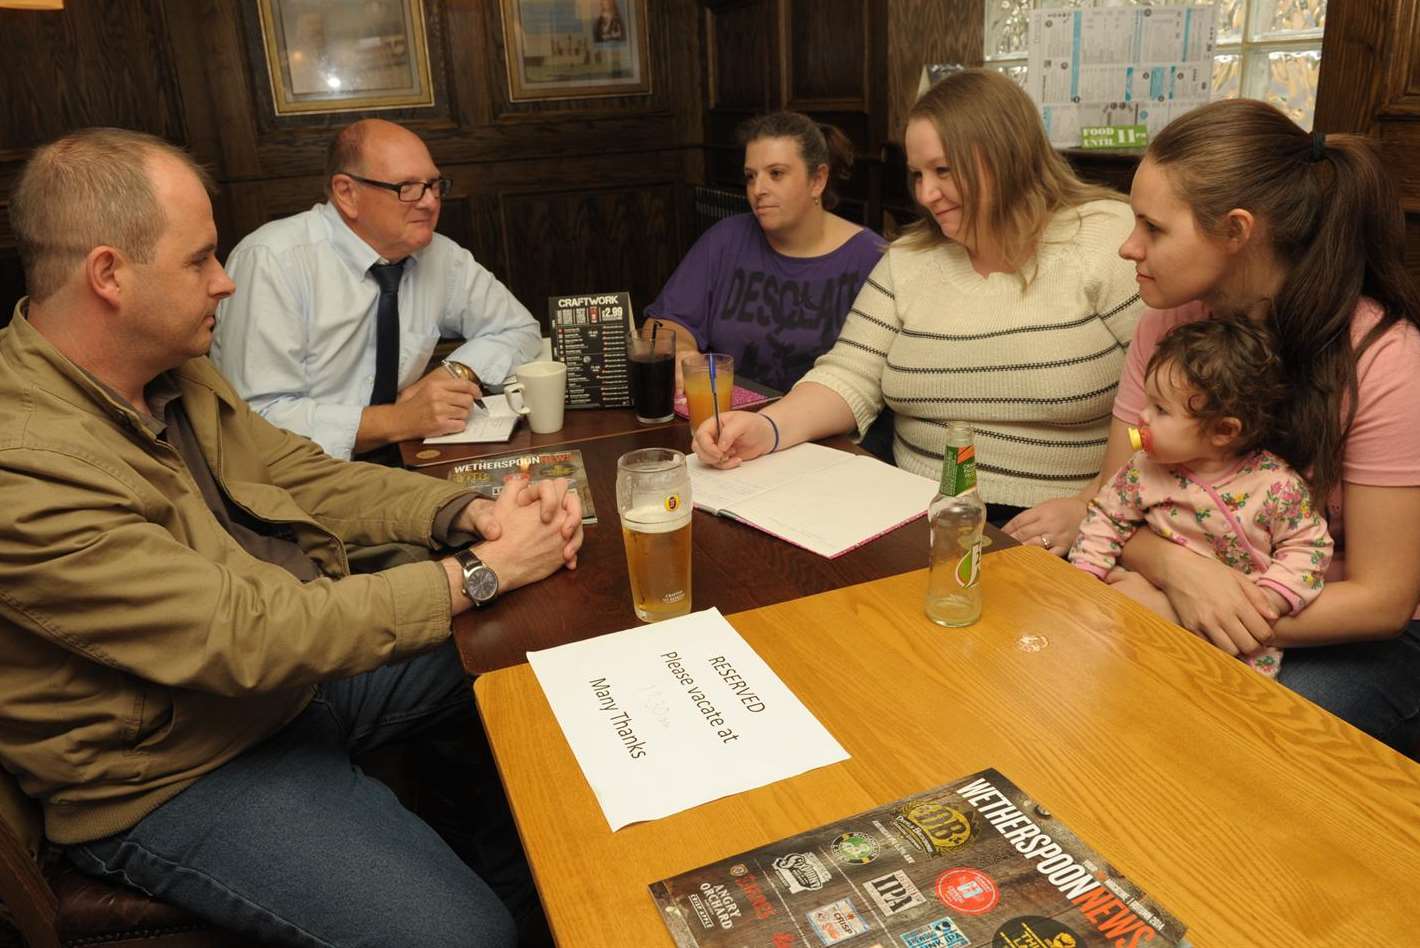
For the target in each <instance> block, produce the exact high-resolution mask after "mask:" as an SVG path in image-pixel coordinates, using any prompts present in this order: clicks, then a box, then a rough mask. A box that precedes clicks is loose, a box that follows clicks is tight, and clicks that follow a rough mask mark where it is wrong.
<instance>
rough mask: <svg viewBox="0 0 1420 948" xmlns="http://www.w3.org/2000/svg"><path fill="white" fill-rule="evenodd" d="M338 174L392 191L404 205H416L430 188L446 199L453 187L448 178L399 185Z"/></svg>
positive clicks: (346, 173)
mask: <svg viewBox="0 0 1420 948" xmlns="http://www.w3.org/2000/svg"><path fill="white" fill-rule="evenodd" d="M340 174H343V175H345V177H347V178H354V179H355V180H356V181H359V182H360V183H361V184H368V185H369V186H370V187H372V188H384V189H385V190H386V191H393V192H394V193H395V194H396V195H398V196H399V199H400V200H401V201H403V202H404V203H405V204H418V203H419V202H420V201H422V200H423V199H424V192H425V191H428V190H429V189H430V188H432V189H433V190H434V195H435V196H436V197H438V198H439V199H440V200H443V199H444V198H446V197H448V195H449V189H450V188H452V187H453V186H454V183H453V181H451V180H449V179H448V178H430V179H429V180H428V181H404V182H401V183H400V184H393V183H391V182H389V181H374V180H371V179H370V178H362V177H360V176H359V175H358V174H351V173H350V172H348V171H342V172H340Z"/></svg>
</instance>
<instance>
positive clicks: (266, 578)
mask: <svg viewBox="0 0 1420 948" xmlns="http://www.w3.org/2000/svg"><path fill="white" fill-rule="evenodd" d="M10 216H11V220H12V222H13V226H14V229H15V232H16V234H17V237H18V240H19V246H20V254H21V259H22V262H23V264H24V267H25V278H26V282H27V284H28V287H29V290H30V296H29V297H28V299H27V300H22V301H21V302H20V304H19V305H18V306H17V307H16V311H15V315H14V318H13V320H12V322H11V324H10V326H9V327H8V328H6V329H4V330H3V331H0V497H3V498H4V513H3V516H0V654H2V655H4V656H5V658H4V661H3V662H0V763H3V765H4V766H5V767H6V769H8V770H9V771H11V772H12V773H14V774H15V775H16V776H17V777H18V778H19V780H20V782H21V784H22V786H23V787H24V788H25V790H26V792H28V793H29V794H30V795H32V796H34V797H35V798H37V799H39V800H40V801H41V802H42V803H43V806H44V811H45V821H46V833H47V835H48V836H49V838H50V839H51V840H52V841H54V842H56V843H59V844H63V845H65V846H67V847H68V848H67V850H66V852H67V853H68V855H69V858H70V859H71V860H72V861H73V862H74V863H75V864H77V865H78V866H79V867H80V868H81V869H83V870H84V871H86V872H89V873H92V874H99V875H106V876H108V877H110V878H113V879H115V880H119V881H122V882H126V883H128V884H131V885H135V886H137V887H139V888H142V889H144V890H146V891H148V892H150V893H154V894H157V895H158V896H160V897H162V898H163V899H165V900H167V901H170V902H173V903H176V904H179V905H182V906H185V907H187V908H189V909H191V910H193V911H195V912H197V913H198V914H201V915H203V916H206V917H208V918H211V919H213V920H215V921H217V922H218V923H220V924H221V925H223V926H226V927H230V928H233V929H238V930H242V931H246V932H249V933H251V934H253V935H254V936H257V937H260V938H263V939H265V940H269V941H273V942H279V943H291V944H311V945H317V944H319V945H355V944H360V945H415V944H417V945H484V944H488V945H505V944H511V943H512V941H513V939H514V934H513V926H512V922H511V918H510V916H509V914H508V912H507V911H506V910H505V909H504V908H503V906H502V905H501V904H500V903H499V902H498V900H497V898H496V897H495V896H493V894H492V893H491V892H490V890H489V889H488V887H487V886H486V885H485V884H484V883H483V881H482V880H480V879H479V878H478V876H477V875H475V874H474V873H473V872H472V871H471V870H469V869H468V868H467V867H466V866H465V865H464V864H463V863H462V862H461V861H460V860H459V859H458V858H457V857H456V856H455V855H454V854H453V853H452V852H451V851H450V850H449V848H448V847H447V846H446V845H445V844H444V843H443V841H442V840H440V839H439V837H438V836H437V835H436V834H435V833H434V832H433V831H432V830H431V829H430V828H429V827H428V826H427V825H426V824H424V823H423V822H422V821H420V820H419V819H418V818H417V817H415V816H414V815H413V814H411V813H409V812H408V811H406V810H404V809H403V808H402V807H400V805H399V804H398V803H397V802H396V800H395V799H394V797H393V795H392V794H391V793H390V792H389V790H388V789H387V788H385V787H384V785H383V784H380V783H379V782H378V781H375V780H373V779H371V778H369V777H366V776H365V775H364V774H363V773H362V772H361V771H359V770H358V769H357V768H355V767H353V766H352V765H351V763H350V755H351V753H352V752H356V751H360V750H363V749H366V748H369V747H373V746H377V745H379V744H381V743H384V742H386V741H389V740H391V739H392V738H396V737H399V736H402V735H405V734H408V733H411V732H413V731H416V730H419V729H421V728H426V727H428V726H429V725H430V724H432V723H433V722H436V721H439V720H444V719H447V718H448V717H449V716H450V715H455V714H463V715H468V713H469V711H468V709H469V703H468V686H467V682H466V680H465V678H464V675H463V673H462V670H461V668H460V666H459V662H458V659H457V655H456V654H455V652H454V649H453V646H452V643H451V642H450V637H449V623H450V620H451V618H452V617H453V615H455V614H457V613H460V612H463V611H465V610H467V609H469V608H471V607H473V605H474V604H475V602H477V603H478V604H484V603H486V602H489V601H491V599H492V598H493V596H495V595H496V594H497V592H498V591H499V590H507V589H512V588H516V587H518V586H521V585H524V584H526V583H530V582H534V581H536V580H538V579H541V578H542V577H544V576H546V575H548V574H549V573H551V572H553V571H554V570H556V569H558V568H561V567H563V566H564V565H566V566H568V567H572V566H575V562H576V554H577V550H578V548H579V547H580V545H581V542H582V534H581V511H580V509H579V507H578V505H577V501H576V494H575V492H573V493H568V492H567V491H566V485H565V484H563V483H561V482H558V483H552V484H540V485H536V487H527V486H523V487H522V488H521V489H518V490H515V489H509V490H507V491H505V492H504V493H503V495H502V496H501V497H500V498H499V500H498V501H496V502H491V501H487V500H483V499H473V497H472V495H470V494H468V493H467V492H466V491H464V490H462V489H461V488H459V487H458V486H456V485H452V484H449V483H447V482H443V481H439V480H435V479H433V478H429V477H425V476H423V475H420V474H414V473H409V472H403V471H392V470H388V469H385V468H382V467H378V466H375V465H367V464H351V463H349V462H344V461H337V460H334V459H332V458H330V457H328V456H327V455H325V454H324V453H322V452H321V450H320V449H319V448H317V447H316V446H315V445H314V444H313V443H312V442H310V441H308V440H306V439H304V438H301V437H298V436H296V435H293V434H290V433H289V432H285V431H282V430H280V429H278V428H275V427H273V426H272V425H271V424H269V423H268V422H266V421H265V420H263V419H262V418H261V417H260V416H258V415H256V414H254V413H253V412H252V411H250V410H249V409H248V408H247V406H246V404H245V403H244V402H243V401H242V399H241V398H239V397H238V396H237V395H236V393H235V392H233V391H232V389H231V387H230V386H229V385H228V384H227V382H226V381H225V380H224V379H223V378H222V376H221V375H220V374H219V373H218V372H217V371H216V370H215V369H214V368H213V367H212V365H211V364H210V362H209V361H208V360H207V358H206V353H207V350H208V347H209V346H210V344H211V340H212V332H213V326H214V323H215V316H214V314H215V312H216V308H217V303H218V302H219V301H220V300H222V299H223V298H225V297H227V296H228V295H230V294H231V292H232V289H233V286H232V282H231V281H230V280H229V279H228V278H227V275H226V273H225V272H223V270H222V267H221V266H220V265H219V264H218V263H217V260H216V258H215V256H214V253H215V250H216V243H217V238H216V228H215V225H214V223H213V218H212V206H211V203H210V201H209V198H208V186H207V182H206V178H205V175H204V174H203V173H202V171H201V169H199V168H198V167H197V166H196V165H195V164H194V163H193V162H192V160H191V159H190V158H189V157H188V156H187V155H186V154H184V153H183V152H181V151H179V150H177V149H175V148H173V147H171V146H169V145H167V144H166V143H164V142H162V141H160V140H158V139H155V138H151V137H149V136H145V135H140V134H137V133H132V132H122V131H118V130H113V129H95V130H89V131H85V132H78V133H75V134H73V135H70V136H67V137H65V138H64V139H61V140H60V141H58V142H55V143H53V144H51V145H48V146H45V147H43V148H41V149H39V150H38V151H37V152H36V153H35V155H34V157H33V158H32V159H31V160H30V162H29V163H28V164H27V165H26V167H25V170H24V171H23V173H22V174H21V177H20V180H19V182H18V184H17V185H16V190H15V194H14V197H13V200H12V203H11V205H10ZM513 486H514V487H517V485H513ZM472 540H478V541H479V542H477V543H476V544H475V545H474V546H472V547H471V549H470V550H468V551H460V553H459V554H457V555H456V556H450V557H446V558H443V559H439V560H428V561H423V562H414V563H408V564H406V565H400V566H395V567H393V568H391V569H387V570H384V571H381V572H378V573H371V574H365V575H351V574H350V569H349V558H348V549H349V547H364V546H375V545H379V544H388V543H406V544H408V543H417V544H421V545H423V546H425V547H430V548H434V547H438V546H442V545H454V544H458V543H461V542H462V543H468V542H469V541H472ZM468 724H469V726H470V727H476V726H477V725H476V723H475V720H474V719H473V718H472V717H471V716H469V717H468ZM488 777H489V779H492V780H496V776H494V775H491V774H490V775H488Z"/></svg>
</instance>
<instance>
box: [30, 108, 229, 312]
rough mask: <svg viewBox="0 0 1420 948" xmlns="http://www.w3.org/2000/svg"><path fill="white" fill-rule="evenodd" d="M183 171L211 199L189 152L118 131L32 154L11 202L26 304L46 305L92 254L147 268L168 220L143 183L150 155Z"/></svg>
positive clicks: (72, 137)
mask: <svg viewBox="0 0 1420 948" xmlns="http://www.w3.org/2000/svg"><path fill="white" fill-rule="evenodd" d="M155 154H159V155H167V156H169V157H171V158H174V159H175V160H177V161H179V162H181V163H182V164H184V165H185V166H187V167H188V168H189V169H190V170H191V171H192V172H193V173H194V174H196V175H197V177H198V179H199V180H200V181H201V182H202V184H203V186H204V187H205V188H207V190H208V191H209V192H210V191H211V190H212V179H211V177H210V176H209V175H208V174H207V172H206V171H204V170H203V169H202V167H201V166H200V165H198V164H197V163H196V162H195V161H193V160H192V157H191V156H190V155H188V153H187V152H185V151H183V150H182V149H180V148H177V147H175V146H173V145H170V144H168V143H167V142H165V141H163V140H162V139H161V138H157V137H155V136H153V135H147V134H144V133H143V132H133V131H129V130H127V129H122V128H87V129H82V130H80V131H77V132H73V133H72V134H69V135H65V136H64V137H63V138H60V139H58V140H56V141H53V142H51V143H49V144H48V145H42V146H40V147H39V148H37V149H36V150H35V153H34V154H33V155H32V156H31V157H30V160H29V161H28V162H26V163H25V167H24V170H23V171H21V172H20V178H19V181H17V182H16V184H15V190H14V193H13V195H12V196H11V199H10V223H11V226H12V227H13V228H14V231H15V243H16V245H17V246H18V248H19V251H20V262H21V264H22V265H23V266H24V271H25V287H26V290H27V291H28V293H29V295H30V298H31V299H32V300H34V301H35V302H43V301H44V300H46V299H48V298H49V297H50V296H52V295H54V294H55V293H56V292H58V291H59V290H60V288H62V287H63V286H64V284H65V283H66V282H68V280H69V278H70V276H71V275H72V274H73V272H74V269H75V267H77V266H78V265H79V263H80V262H81V261H82V260H83V259H84V258H85V257H86V256H87V255H88V253H89V251H91V250H93V249H94V248H95V247H100V246H109V247H115V248H117V249H118V250H121V251H123V253H124V254H126V255H127V256H128V257H130V258H131V259H133V260H134V261H136V262H138V263H151V262H152V259H153V250H154V248H155V247H156V246H157V243H158V238H159V237H161V236H162V233H163V230H164V229H165V228H166V227H167V224H168V218H167V213H166V212H165V211H164V209H163V207H162V205H160V204H159V203H158V199H157V196H156V195H155V194H154V190H153V182H152V180H151V179H150V178H149V176H148V160H149V158H150V157H151V156H152V155H155Z"/></svg>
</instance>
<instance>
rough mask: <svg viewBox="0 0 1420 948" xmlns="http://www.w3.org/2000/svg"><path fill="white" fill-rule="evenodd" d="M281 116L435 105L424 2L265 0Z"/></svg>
mask: <svg viewBox="0 0 1420 948" xmlns="http://www.w3.org/2000/svg"><path fill="white" fill-rule="evenodd" d="M257 11H258V13H259V15H260V18H261V37H262V46H263V48H264V50H265V53H266V68H267V74H268V75H269V76H270V77H271V99H272V103H273V105H274V107H275V110H276V114H277V115H300V114H310V113H312V112H356V111H360V112H364V111H369V110H371V109H408V108H418V107H420V106H429V105H433V104H434V84H433V82H432V79H431V76H430V70H429V51H428V47H427V39H426V36H425V28H424V0H257Z"/></svg>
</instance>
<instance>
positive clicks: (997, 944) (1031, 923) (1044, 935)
mask: <svg viewBox="0 0 1420 948" xmlns="http://www.w3.org/2000/svg"><path fill="white" fill-rule="evenodd" d="M1084 944H1085V943H1084V941H1082V940H1081V939H1080V936H1079V935H1077V934H1075V933H1074V932H1073V931H1071V930H1070V929H1069V928H1066V927H1065V926H1064V925H1062V924H1060V923H1059V922H1057V921H1056V920H1055V919H1053V918H1046V917H1045V916H1043V915H1022V916H1020V917H1018V918H1013V919H1011V920H1010V921H1009V922H1007V923H1006V924H1004V925H1002V926H1001V927H1000V928H998V929H996V935H995V937H993V938H992V939H991V948H1084Z"/></svg>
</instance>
